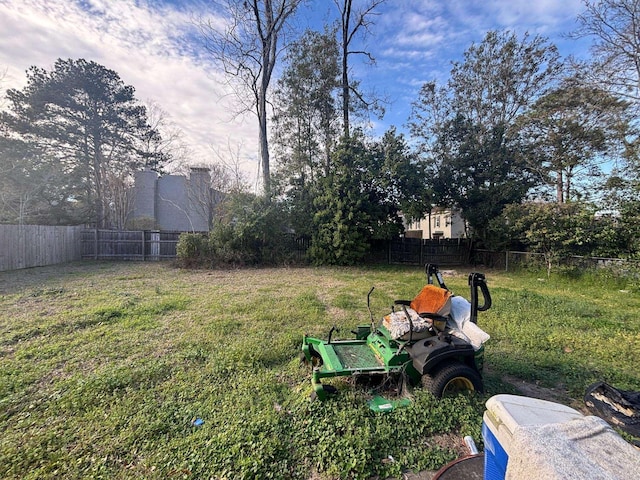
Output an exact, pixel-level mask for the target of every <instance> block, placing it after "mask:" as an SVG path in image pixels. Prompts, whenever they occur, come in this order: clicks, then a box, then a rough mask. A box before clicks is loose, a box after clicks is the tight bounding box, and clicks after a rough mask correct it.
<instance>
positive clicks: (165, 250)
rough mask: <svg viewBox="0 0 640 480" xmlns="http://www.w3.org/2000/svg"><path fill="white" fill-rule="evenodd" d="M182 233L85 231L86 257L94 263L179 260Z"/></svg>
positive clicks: (84, 247) (83, 243) (83, 235)
mask: <svg viewBox="0 0 640 480" xmlns="http://www.w3.org/2000/svg"><path fill="white" fill-rule="evenodd" d="M180 233H181V232H169V231H150V230H83V232H82V258H83V259H94V260H161V259H169V258H176V247H177V244H178V239H179V237H180Z"/></svg>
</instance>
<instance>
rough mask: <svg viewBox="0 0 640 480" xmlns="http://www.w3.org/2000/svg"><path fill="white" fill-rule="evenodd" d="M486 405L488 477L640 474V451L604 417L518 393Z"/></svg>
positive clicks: (614, 478)
mask: <svg viewBox="0 0 640 480" xmlns="http://www.w3.org/2000/svg"><path fill="white" fill-rule="evenodd" d="M486 407H487V409H486V411H485V413H484V416H483V422H482V437H483V440H484V480H503V479H506V480H517V479H530V478H531V479H533V478H535V479H536V480H541V479H544V480H570V479H576V480H583V479H586V478H588V479H590V480H594V479H598V480H600V479H602V480H604V479H607V480H618V479H620V480H628V479H631V478H638V472H640V451H638V450H637V449H635V448H634V447H633V446H632V445H631V444H629V443H627V442H626V441H625V440H624V439H623V438H622V437H620V435H618V434H617V433H616V432H615V431H614V430H613V429H612V428H611V427H610V426H609V425H608V424H607V423H606V422H605V421H604V420H602V419H601V418H598V417H593V416H583V415H582V414H581V413H580V412H578V411H577V410H574V409H573V408H570V407H567V406H565V405H561V404H558V403H554V402H548V401H545V400H539V399H536V398H530V397H522V396H517V395H496V396H494V397H491V398H490V399H489V400H488V401H487V403H486Z"/></svg>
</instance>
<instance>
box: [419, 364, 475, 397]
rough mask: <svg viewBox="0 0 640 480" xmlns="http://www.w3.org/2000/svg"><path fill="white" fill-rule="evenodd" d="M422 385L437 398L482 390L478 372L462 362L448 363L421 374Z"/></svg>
mask: <svg viewBox="0 0 640 480" xmlns="http://www.w3.org/2000/svg"><path fill="white" fill-rule="evenodd" d="M422 386H423V387H424V388H426V389H427V390H429V391H430V392H431V393H432V394H433V395H434V396H435V397H437V398H440V397H442V396H443V395H451V394H455V393H459V392H464V391H471V392H480V393H482V391H483V386H482V377H480V374H479V373H478V372H477V371H476V370H475V369H473V368H471V367H470V366H468V365H464V364H462V363H449V364H446V365H443V366H442V367H440V368H438V369H437V370H436V371H434V372H431V374H425V375H423V376H422Z"/></svg>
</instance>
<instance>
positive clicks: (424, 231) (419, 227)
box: [405, 207, 467, 239]
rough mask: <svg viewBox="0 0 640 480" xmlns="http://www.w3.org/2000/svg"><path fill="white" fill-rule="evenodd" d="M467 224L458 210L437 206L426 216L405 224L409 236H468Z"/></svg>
mask: <svg viewBox="0 0 640 480" xmlns="http://www.w3.org/2000/svg"><path fill="white" fill-rule="evenodd" d="M466 227H467V225H466V222H465V220H464V219H463V218H462V217H461V216H460V212H459V211H458V210H454V209H451V208H442V207H435V208H434V209H433V210H431V213H430V214H428V215H427V216H426V217H425V218H423V219H421V220H419V221H417V222H412V223H410V224H408V225H405V237H407V238H428V239H439V238H466V237H467V228H466Z"/></svg>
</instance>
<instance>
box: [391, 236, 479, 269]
mask: <svg viewBox="0 0 640 480" xmlns="http://www.w3.org/2000/svg"><path fill="white" fill-rule="evenodd" d="M470 248H471V242H470V240H468V239H464V238H460V239H458V238H453V239H439V240H430V239H421V238H398V239H394V240H392V241H391V242H390V245H389V263H403V264H410V265H425V264H427V263H434V264H436V265H464V264H466V263H468V261H469V253H470Z"/></svg>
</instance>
